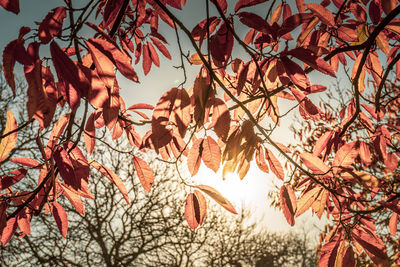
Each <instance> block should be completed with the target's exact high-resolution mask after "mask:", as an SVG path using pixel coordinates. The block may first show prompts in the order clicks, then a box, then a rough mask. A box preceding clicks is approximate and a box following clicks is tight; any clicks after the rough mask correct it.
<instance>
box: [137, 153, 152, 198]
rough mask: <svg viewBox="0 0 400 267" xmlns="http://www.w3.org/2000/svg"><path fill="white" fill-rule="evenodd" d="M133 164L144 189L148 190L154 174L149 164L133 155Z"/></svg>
mask: <svg viewBox="0 0 400 267" xmlns="http://www.w3.org/2000/svg"><path fill="white" fill-rule="evenodd" d="M132 160H133V165H134V166H135V170H136V173H137V175H138V177H139V180H140V183H141V184H142V186H143V188H144V190H146V191H147V192H150V190H151V186H152V185H153V183H154V174H153V170H152V169H151V168H150V166H149V165H148V164H147V163H146V161H144V160H143V159H141V158H138V157H135V156H133V159H132Z"/></svg>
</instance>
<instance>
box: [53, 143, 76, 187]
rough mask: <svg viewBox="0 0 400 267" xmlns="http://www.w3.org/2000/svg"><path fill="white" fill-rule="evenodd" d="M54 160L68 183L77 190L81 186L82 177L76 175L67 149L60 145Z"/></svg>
mask: <svg viewBox="0 0 400 267" xmlns="http://www.w3.org/2000/svg"><path fill="white" fill-rule="evenodd" d="M54 160H55V162H56V166H57V168H58V171H59V172H60V175H61V177H62V178H63V180H64V182H65V183H66V184H67V185H70V186H72V188H74V189H75V190H78V189H79V188H80V187H81V179H79V177H77V176H76V175H75V171H74V166H73V165H72V161H71V159H70V157H69V156H68V154H67V151H66V150H65V149H64V148H63V147H62V146H58V147H57V148H56V150H55V152H54Z"/></svg>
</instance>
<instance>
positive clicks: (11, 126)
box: [0, 110, 18, 164]
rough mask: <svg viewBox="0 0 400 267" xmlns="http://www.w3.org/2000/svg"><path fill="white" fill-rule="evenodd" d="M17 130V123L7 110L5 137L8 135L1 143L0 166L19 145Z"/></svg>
mask: <svg viewBox="0 0 400 267" xmlns="http://www.w3.org/2000/svg"><path fill="white" fill-rule="evenodd" d="M17 128H18V126H17V121H16V120H15V117H14V115H13V114H12V112H11V111H10V110H7V119H6V127H5V129H4V132H3V136H4V135H6V134H8V135H7V136H6V137H3V138H2V139H1V142H0V164H1V162H3V161H4V160H5V159H6V158H7V157H8V155H9V154H10V152H11V151H12V150H13V148H14V146H15V144H16V143H17V131H16V130H17ZM13 131H14V132H13ZM11 132H12V133H11Z"/></svg>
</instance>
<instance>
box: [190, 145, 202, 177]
mask: <svg viewBox="0 0 400 267" xmlns="http://www.w3.org/2000/svg"><path fill="white" fill-rule="evenodd" d="M202 142H203V139H197V140H196V141H195V142H194V143H193V145H192V147H191V148H190V150H189V153H188V156H187V164H188V169H189V172H190V174H191V175H192V176H194V175H196V173H197V172H198V171H199V168H200V163H201V154H202V151H203V146H202Z"/></svg>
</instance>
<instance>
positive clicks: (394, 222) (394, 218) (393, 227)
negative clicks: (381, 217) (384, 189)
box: [389, 212, 399, 236]
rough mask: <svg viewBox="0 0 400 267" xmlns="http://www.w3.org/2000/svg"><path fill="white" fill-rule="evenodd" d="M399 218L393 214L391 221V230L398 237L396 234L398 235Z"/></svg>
mask: <svg viewBox="0 0 400 267" xmlns="http://www.w3.org/2000/svg"><path fill="white" fill-rule="evenodd" d="M398 218H399V215H398V214H397V213H396V212H393V214H392V216H391V217H390V220H389V230H390V233H391V234H392V235H393V236H396V233H397V222H398Z"/></svg>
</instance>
